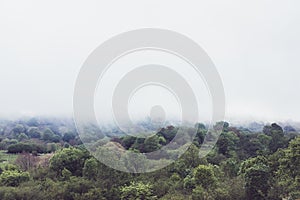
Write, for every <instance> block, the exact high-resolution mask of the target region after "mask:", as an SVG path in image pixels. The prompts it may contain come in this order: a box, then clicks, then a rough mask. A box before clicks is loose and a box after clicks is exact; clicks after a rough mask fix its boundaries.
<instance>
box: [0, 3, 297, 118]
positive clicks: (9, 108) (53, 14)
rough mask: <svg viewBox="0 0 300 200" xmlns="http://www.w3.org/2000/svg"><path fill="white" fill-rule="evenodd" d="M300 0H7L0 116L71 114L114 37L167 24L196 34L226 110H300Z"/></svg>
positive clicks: (263, 113)
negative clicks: (92, 62)
mask: <svg viewBox="0 0 300 200" xmlns="http://www.w3.org/2000/svg"><path fill="white" fill-rule="evenodd" d="M299 24H300V2H299V1H298V0H286V1H279V0H252V1H241V0H227V1H224V0H218V1H216V0H210V1H199V0H193V1H177V0H163V1H162V0H151V1H140V0H131V1H114V0H112V1H96V0H95V1H58V0H53V1H47V2H46V1H37V0H36V1H33V0H28V1H21V0H19V1H15V0H10V1H9V0H0V92H1V96H0V116H19V115H70V114H71V113H72V95H73V87H74V83H75V80H76V76H77V74H78V72H79V70H80V67H81V65H82V63H83V62H84V60H85V59H86V58H87V56H88V55H89V54H90V53H91V52H92V51H93V50H94V49H95V48H96V47H97V46H98V45H99V44H101V43H102V42H103V41H105V40H107V39H109V38H110V37H112V36H114V35H116V34H119V33H122V32H124V31H129V30H133V29H138V28H144V27H155V28H165V29H170V30H174V31H177V32H180V33H182V34H185V35H187V36H188V37H190V38H191V39H193V40H194V41H196V42H198V43H199V44H200V45H201V46H202V47H203V48H204V49H205V50H206V52H207V53H208V54H209V56H210V57H211V58H212V59H213V61H214V63H215V65H216V67H217V69H218V70H219V73H220V75H221V77H222V80H223V84H224V87H225V94H226V101H227V114H226V116H227V118H228V119H231V118H241V119H259V120H289V119H292V120H296V121H299V120H300V106H299V102H300V92H299V89H300V79H299V78H298V77H299V74H300V59H299V53H300V26H299Z"/></svg>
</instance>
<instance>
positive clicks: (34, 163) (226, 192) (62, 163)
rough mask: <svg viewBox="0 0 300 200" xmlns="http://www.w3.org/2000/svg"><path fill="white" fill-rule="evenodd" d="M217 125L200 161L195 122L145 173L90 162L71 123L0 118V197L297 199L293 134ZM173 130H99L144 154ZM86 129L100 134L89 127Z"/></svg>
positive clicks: (299, 162)
mask: <svg viewBox="0 0 300 200" xmlns="http://www.w3.org/2000/svg"><path fill="white" fill-rule="evenodd" d="M222 124H223V128H222V133H221V135H220V137H219V138H218V141H217V143H216V145H215V146H214V148H213V149H212V151H211V152H210V153H209V154H208V155H207V156H205V157H204V158H200V157H199V149H200V147H201V144H202V143H203V141H204V138H205V136H206V134H209V132H208V130H207V126H206V125H205V124H202V123H198V124H196V125H195V127H194V129H195V130H196V136H195V137H194V138H193V143H192V144H191V145H190V146H189V148H188V150H187V151H186V152H185V153H184V154H183V155H182V156H181V157H180V158H179V159H178V160H176V161H175V162H174V163H172V164H171V165H169V166H167V167H164V168H162V169H160V170H157V171H154V172H150V173H126V172H121V171H117V170H114V169H112V168H110V167H108V166H106V165H104V164H103V163H101V162H99V161H98V160H97V159H95V158H94V157H93V156H92V155H91V154H90V153H89V151H88V150H87V149H86V148H85V146H84V145H83V143H82V140H81V138H80V137H79V135H78V134H77V131H76V128H75V125H74V124H73V121H72V120H67V119H65V120H62V119H47V118H30V119H22V120H0V199H3V200H15V199H17V200H27V199H28V200H35V199H37V200H43V199H45V200H48V199H49V200H50V199H51V200H52V199H67V200H86V199H91V200H100V199H109V200H114V199H116V200H117V199H121V200H135V199H141V200H148V199H149V200H150V199H151V200H154V199H162V200H180V199H185V200H189V199H191V200H198V199H199V200H243V199H245V200H260V199H262V200H263V199H266V200H280V199H289V200H293V199H295V200H296V199H300V168H299V166H300V134H299V130H298V129H297V128H294V127H292V126H289V125H286V126H282V125H279V124H278V123H270V124H267V123H266V124H257V123H256V124H255V123H253V124H252V126H251V127H249V126H247V127H246V126H233V125H230V123H228V122H222ZM217 125H218V124H216V126H217ZM254 125H256V126H254ZM178 128H179V127H177V126H172V125H169V126H167V127H163V128H160V129H159V130H157V133H156V134H155V135H154V136H151V137H149V138H146V139H144V138H139V137H135V136H128V135H124V134H122V133H120V132H118V131H117V130H113V129H111V130H109V129H107V130H104V131H105V134H106V135H109V137H110V142H111V143H112V144H115V145H118V146H119V147H120V148H123V149H124V150H129V151H136V152H141V153H146V152H152V151H155V150H157V149H160V148H161V147H162V146H164V145H166V144H168V143H169V142H170V141H172V139H173V138H174V136H175V134H176V131H177V130H178ZM86 131H90V132H92V133H95V132H96V133H97V132H99V134H100V132H101V130H98V129H96V128H94V127H90V128H88V129H87V130H86ZM102 132H103V130H102ZM101 134H103V133H101ZM91 135H93V134H91ZM95 148H97V146H96V147H95ZM112 159H114V158H112ZM153 159H155V158H153ZM126 166H127V167H131V168H132V167H134V166H130V163H129V164H127V165H126Z"/></svg>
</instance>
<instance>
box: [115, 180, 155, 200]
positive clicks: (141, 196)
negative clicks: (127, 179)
mask: <svg viewBox="0 0 300 200" xmlns="http://www.w3.org/2000/svg"><path fill="white" fill-rule="evenodd" d="M120 192H121V199H124V200H153V199H157V197H156V196H155V195H154V194H153V191H152V185H151V184H149V183H142V182H131V183H130V184H129V185H126V186H122V187H121V188H120Z"/></svg>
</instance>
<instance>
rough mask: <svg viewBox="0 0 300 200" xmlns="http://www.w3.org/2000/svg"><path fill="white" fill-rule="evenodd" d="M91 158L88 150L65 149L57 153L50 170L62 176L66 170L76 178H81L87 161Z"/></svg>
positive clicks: (51, 161)
mask: <svg viewBox="0 0 300 200" xmlns="http://www.w3.org/2000/svg"><path fill="white" fill-rule="evenodd" d="M87 158H89V155H88V153H87V151H86V150H82V149H79V148H74V147H70V148H64V149H62V150H59V151H57V152H56V153H55V154H54V156H53V157H52V158H51V159H50V168H51V169H52V170H54V171H56V172H57V173H58V174H60V175H61V172H62V170H63V169H64V168H66V169H67V170H69V171H70V172H71V173H72V175H74V176H81V175H82V169H83V167H84V163H85V160H86V159H87Z"/></svg>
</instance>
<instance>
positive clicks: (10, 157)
mask: <svg viewBox="0 0 300 200" xmlns="http://www.w3.org/2000/svg"><path fill="white" fill-rule="evenodd" d="M16 159H17V155H16V154H8V153H6V151H3V150H1V151H0V168H2V167H3V166H4V165H5V164H7V163H11V164H13V163H14V162H15V160H16Z"/></svg>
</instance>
